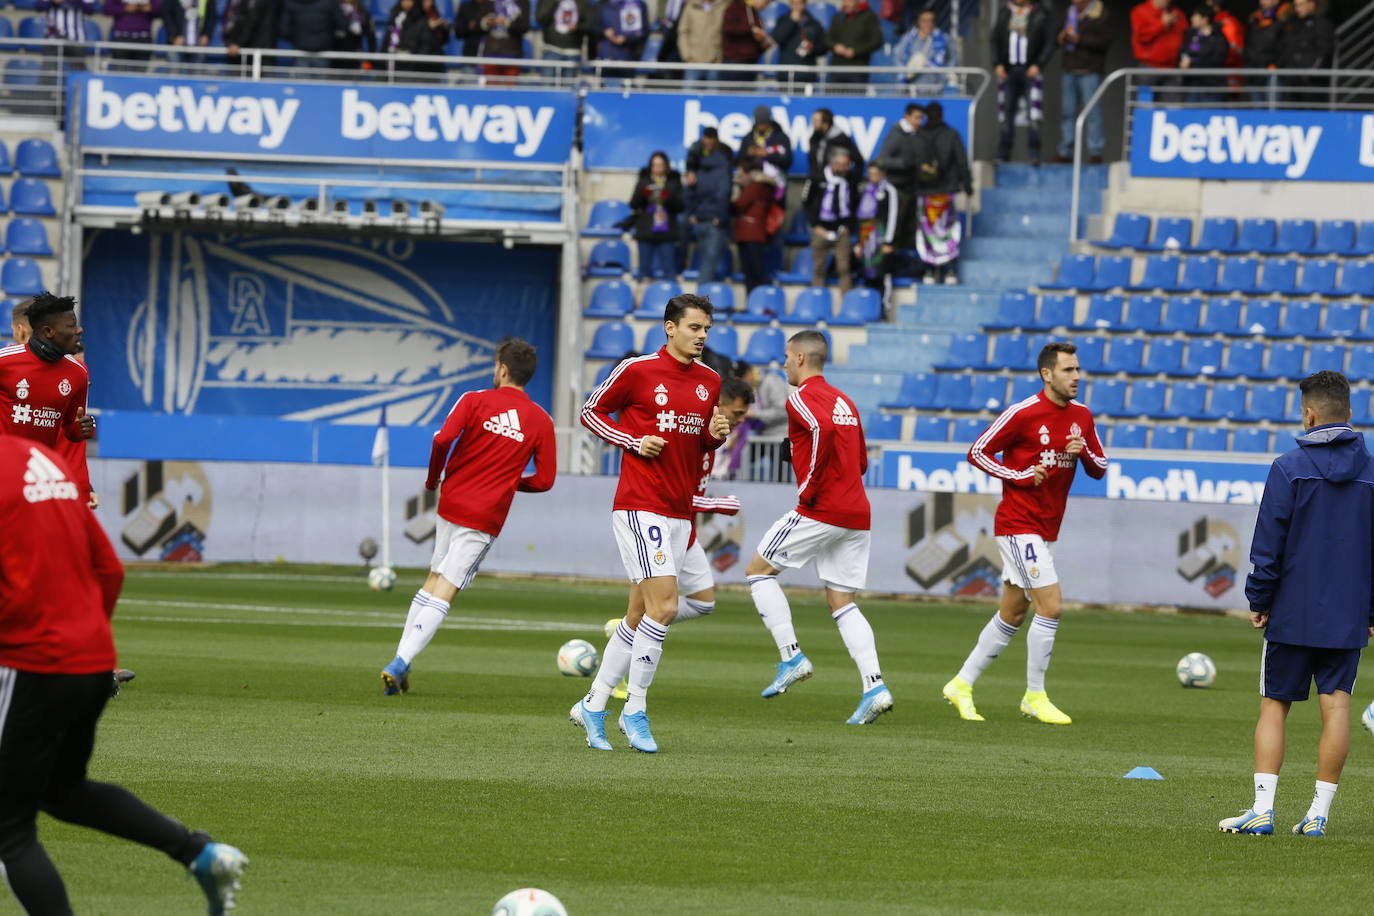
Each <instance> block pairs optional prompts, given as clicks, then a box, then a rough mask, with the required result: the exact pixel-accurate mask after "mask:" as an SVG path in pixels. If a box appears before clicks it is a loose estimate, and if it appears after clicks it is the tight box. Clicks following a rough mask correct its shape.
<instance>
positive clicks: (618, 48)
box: [596, 0, 649, 77]
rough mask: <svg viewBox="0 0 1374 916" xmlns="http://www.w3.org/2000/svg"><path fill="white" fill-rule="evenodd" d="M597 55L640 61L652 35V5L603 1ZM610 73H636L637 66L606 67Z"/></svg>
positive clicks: (638, 0) (637, 1) (641, 1)
mask: <svg viewBox="0 0 1374 916" xmlns="http://www.w3.org/2000/svg"><path fill="white" fill-rule="evenodd" d="M598 34H599V35H600V36H601V37H600V38H599V39H598V41H597V43H596V56H597V58H598V59H599V60H626V61H629V60H639V58H640V57H641V56H642V55H643V53H644V42H645V41H646V40H647V39H648V37H649V8H648V7H647V6H645V5H644V0H605V2H604V3H602V4H601V15H600V22H599V23H598ZM603 72H604V73H605V74H606V75H607V76H612V77H614V76H617V75H619V76H633V75H634V68H633V67H626V68H617V69H610V68H608V69H606V70H604V71H603Z"/></svg>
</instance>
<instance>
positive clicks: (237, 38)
mask: <svg viewBox="0 0 1374 916" xmlns="http://www.w3.org/2000/svg"><path fill="white" fill-rule="evenodd" d="M280 25H281V0H229V5H228V6H226V7H225V9H224V48H225V50H226V51H227V52H228V54H229V60H230V61H231V62H233V61H236V60H237V59H238V56H239V50H240V49H242V48H275V47H276V46H277V29H278V28H279V27H280ZM275 60H276V58H275V57H264V58H263V64H264V65H266V66H272V64H273V63H274V61H275Z"/></svg>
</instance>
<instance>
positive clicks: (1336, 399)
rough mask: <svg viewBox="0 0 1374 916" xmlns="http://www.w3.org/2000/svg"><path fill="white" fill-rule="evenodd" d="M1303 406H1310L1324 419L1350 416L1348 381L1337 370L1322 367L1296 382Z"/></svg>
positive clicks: (1343, 418)
mask: <svg viewBox="0 0 1374 916" xmlns="http://www.w3.org/2000/svg"><path fill="white" fill-rule="evenodd" d="M1298 390H1299V391H1301V392H1302V403H1303V406H1304V407H1310V408H1311V409H1312V410H1313V411H1315V412H1316V414H1317V416H1319V417H1321V418H1322V419H1325V420H1345V419H1346V418H1347V417H1349V416H1350V382H1349V381H1347V380H1346V377H1345V376H1344V375H1341V374H1340V373H1339V372H1333V371H1332V370H1330V369H1323V370H1322V371H1321V372H1314V373H1312V374H1311V375H1309V376H1308V377H1307V378H1305V379H1303V380H1302V381H1300V382H1298Z"/></svg>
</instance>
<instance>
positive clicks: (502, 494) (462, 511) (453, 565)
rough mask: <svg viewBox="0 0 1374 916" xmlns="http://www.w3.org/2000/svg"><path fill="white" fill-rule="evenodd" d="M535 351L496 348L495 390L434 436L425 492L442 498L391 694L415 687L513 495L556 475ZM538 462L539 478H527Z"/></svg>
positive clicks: (475, 394)
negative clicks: (534, 382)
mask: <svg viewBox="0 0 1374 916" xmlns="http://www.w3.org/2000/svg"><path fill="white" fill-rule="evenodd" d="M535 365H536V355H535V352H534V347H532V346H530V345H529V344H528V343H526V342H525V341H523V340H520V339H519V338H510V339H507V340H504V341H502V342H501V344H500V346H498V347H497V348H496V368H495V370H494V375H493V378H492V384H493V387H492V388H491V389H490V390H487V391H469V392H466V393H464V394H463V396H462V397H460V398H459V399H458V401H457V403H455V404H454V405H453V409H452V410H450V411H449V414H448V418H447V419H446V420H444V425H443V427H442V428H441V429H440V430H439V431H438V432H437V433H435V434H434V445H433V447H432V448H431V450H430V455H429V477H428V478H427V479H426V480H425V489H427V490H437V489H439V477H440V474H441V473H442V475H443V489H442V490H440V492H439V519H438V527H437V529H436V531H435V533H434V557H433V559H432V560H431V561H430V564H429V569H430V573H429V577H428V578H427V579H425V584H424V587H423V588H421V589H420V590H419V591H418V592H416V593H415V598H414V599H413V600H412V601H411V602H410V612H409V613H408V614H407V615H406V623H405V629H403V630H402V631H401V641H400V644H399V645H397V647H396V657H395V658H393V659H392V660H391V663H390V664H388V665H387V666H386V667H385V668H383V669H382V691H383V692H384V693H385V694H386V695H387V696H394V695H395V694H398V693H404V692H406V691H407V690H409V689H410V664H411V662H413V661H414V660H415V656H417V655H419V654H420V651H421V650H422V649H424V647H425V646H427V645H429V641H430V640H431V639H433V638H434V634H435V633H437V632H438V631H439V627H440V626H441V625H442V624H443V622H444V618H445V617H447V616H448V609H449V605H450V604H451V603H452V602H453V599H454V597H455V596H457V594H458V593H459V592H460V591H462V590H463V589H465V588H467V587H468V584H469V583H471V582H472V577H473V576H475V575H477V569H478V567H479V566H481V565H482V560H483V558H485V557H486V555H487V551H488V550H490V549H491V545H492V542H493V541H495V540H496V536H497V535H499V534H500V533H501V526H502V525H504V524H505V523H506V515H507V514H508V513H509V512H510V504H511V501H512V500H514V499H515V492H516V491H517V490H519V491H520V492H522V493H543V492H544V491H545V490H548V489H550V488H551V487H552V486H553V481H554V478H555V477H556V476H557V474H558V465H557V461H558V457H557V453H556V450H555V443H554V436H553V420H551V419H550V418H549V415H548V414H547V413H545V412H544V409H543V408H542V407H540V406H539V405H538V404H536V403H534V401H531V400H530V397H529V395H527V394H525V385H527V384H528V383H529V380H530V379H532V378H534V370H535ZM531 457H533V458H534V473H533V474H530V475H529V476H522V475H524V472H525V468H526V467H527V466H528V465H529V463H530V458H531Z"/></svg>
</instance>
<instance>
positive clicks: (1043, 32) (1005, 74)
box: [992, 0, 1055, 163]
mask: <svg viewBox="0 0 1374 916" xmlns="http://www.w3.org/2000/svg"><path fill="white" fill-rule="evenodd" d="M1054 48H1055V44H1054V41H1053V40H1052V36H1051V35H1050V17H1049V14H1048V13H1046V12H1045V10H1044V9H1043V8H1042V7H1041V6H1040V5H1039V4H1036V3H1032V2H1031V0H1012V2H1011V3H1010V4H1008V5H1006V6H1004V7H1002V11H1001V12H1000V13H998V15H997V22H996V23H995V24H994V25H993V27H992V59H993V60H994V61H996V63H997V67H996V73H997V98H998V101H999V103H1000V104H999V106H998V110H999V114H1000V116H1001V119H1002V132H1001V135H1000V136H999V139H998V142H997V158H998V160H1000V161H1002V162H1007V161H1009V160H1010V159H1011V147H1012V142H1013V140H1014V139H1015V132H1016V113H1017V109H1019V108H1020V107H1021V105H1022V104H1023V103H1024V104H1025V106H1026V139H1027V141H1028V145H1029V147H1030V158H1031V162H1034V163H1039V162H1040V121H1041V118H1042V117H1043V110H1042V108H1041V102H1042V98H1041V94H1042V92H1043V91H1044V80H1043V76H1042V73H1041V71H1043V70H1044V69H1045V65H1046V64H1048V63H1049V62H1050V58H1051V57H1053V56H1054Z"/></svg>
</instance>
